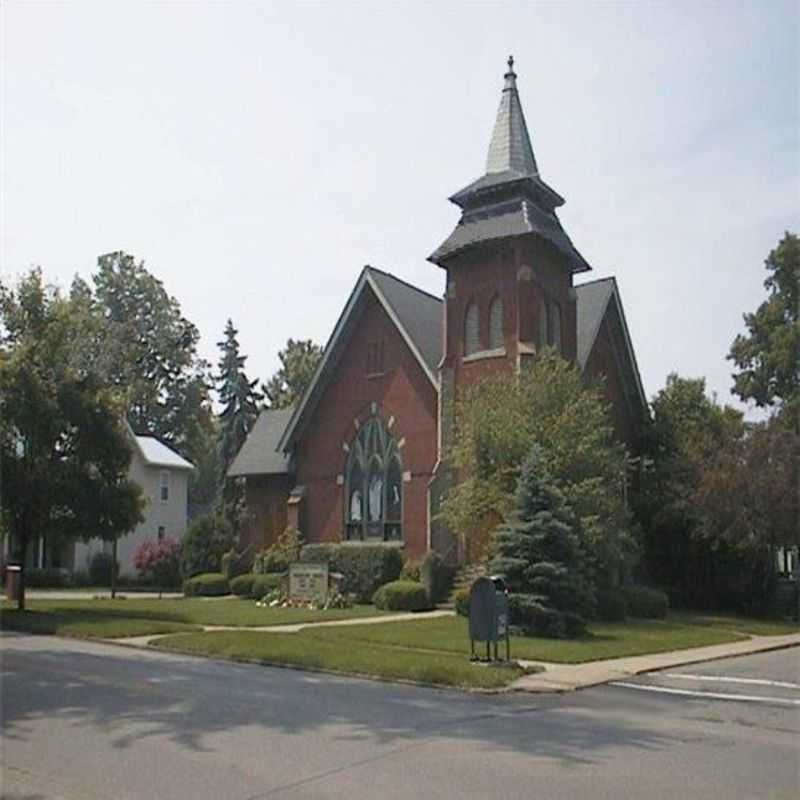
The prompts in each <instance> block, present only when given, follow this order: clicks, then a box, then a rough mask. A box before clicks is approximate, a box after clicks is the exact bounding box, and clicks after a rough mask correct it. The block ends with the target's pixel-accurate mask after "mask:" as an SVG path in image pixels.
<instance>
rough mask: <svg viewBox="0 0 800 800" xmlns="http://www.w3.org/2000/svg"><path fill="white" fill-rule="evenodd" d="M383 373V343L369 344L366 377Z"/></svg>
mask: <svg viewBox="0 0 800 800" xmlns="http://www.w3.org/2000/svg"><path fill="white" fill-rule="evenodd" d="M382 373H383V342H370V343H369V344H368V345H367V375H381V374H382Z"/></svg>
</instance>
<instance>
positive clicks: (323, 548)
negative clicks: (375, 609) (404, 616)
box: [300, 544, 403, 603]
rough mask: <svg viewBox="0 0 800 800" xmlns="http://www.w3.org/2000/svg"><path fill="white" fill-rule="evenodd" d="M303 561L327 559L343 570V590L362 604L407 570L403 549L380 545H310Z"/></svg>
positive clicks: (335, 568) (332, 568) (331, 565)
mask: <svg viewBox="0 0 800 800" xmlns="http://www.w3.org/2000/svg"><path fill="white" fill-rule="evenodd" d="M300 560H301V561H304V562H306V563H308V562H317V563H320V562H325V563H327V564H328V567H329V569H330V571H331V572H339V573H341V574H342V575H343V576H344V579H343V581H342V586H341V592H342V593H343V594H353V595H355V597H356V601H357V602H359V603H369V602H370V601H371V600H372V596H373V595H374V594H375V592H376V591H377V590H378V588H379V587H381V586H383V585H384V584H385V583H390V582H391V581H395V580H397V578H398V577H399V576H400V571H401V570H402V569H403V556H402V554H401V552H400V549H399V548H397V547H393V546H387V545H380V544H364V545H360V544H307V545H306V546H305V547H304V548H303V549H302V550H301V551H300Z"/></svg>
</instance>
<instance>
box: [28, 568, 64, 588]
mask: <svg viewBox="0 0 800 800" xmlns="http://www.w3.org/2000/svg"><path fill="white" fill-rule="evenodd" d="M71 585H72V584H71V581H70V578H69V575H67V574H66V573H64V572H62V571H61V570H59V569H37V568H28V569H26V570H25V586H27V587H28V588H29V589H64V588H65V587H67V586H71Z"/></svg>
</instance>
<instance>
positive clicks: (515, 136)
mask: <svg viewBox="0 0 800 800" xmlns="http://www.w3.org/2000/svg"><path fill="white" fill-rule="evenodd" d="M503 77H504V78H505V85H504V86H503V94H502V96H501V97H500V108H499V109H498V110H497V119H496V121H495V123H494V133H493V134H492V141H491V143H490V144H489V155H488V157H487V158H486V173H487V174H489V175H491V174H494V173H497V172H516V173H518V174H520V175H538V174H539V169H538V167H537V166H536V159H535V158H534V156H533V148H532V147H531V139H530V136H528V126H527V125H526V124H525V115H524V114H523V113H522V105H521V104H520V102H519V93H518V92H517V73H516V72H514V56H509V57H508V72H506V74H505V75H504V76H503Z"/></svg>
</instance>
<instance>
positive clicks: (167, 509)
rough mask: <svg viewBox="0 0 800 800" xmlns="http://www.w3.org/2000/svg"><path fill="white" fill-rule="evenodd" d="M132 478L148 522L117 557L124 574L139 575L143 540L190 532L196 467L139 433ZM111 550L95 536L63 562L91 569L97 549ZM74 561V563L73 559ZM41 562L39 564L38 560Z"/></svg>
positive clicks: (121, 543)
mask: <svg viewBox="0 0 800 800" xmlns="http://www.w3.org/2000/svg"><path fill="white" fill-rule="evenodd" d="M131 439H132V441H133V445H134V447H133V457H132V458H131V465H130V468H129V473H128V476H129V478H130V479H131V480H132V481H134V482H135V483H138V484H139V486H141V487H142V493H143V494H144V498H145V502H146V505H145V508H144V522H142V523H141V524H140V525H138V526H137V527H136V529H135V530H133V531H131V532H130V533H129V534H127V535H126V536H122V537H120V539H119V540H118V542H117V560H118V561H119V571H120V574H121V575H136V569H135V567H134V566H133V555H134V553H135V552H136V548H137V547H138V546H139V544H141V542H143V541H146V540H147V539H154V540H157V539H163V538H165V537H169V538H171V539H176V540H180V539H181V538H183V534H184V533H186V518H187V509H188V500H189V474H190V473H191V471H192V470H193V469H194V467H193V466H192V464H190V463H189V462H188V461H186V459H184V458H181V456H179V455H178V454H177V453H176V452H175V451H174V450H170V448H169V447H167V446H166V445H165V444H162V443H161V442H160V441H158V439H156V438H154V437H153V436H135V435H133V434H131ZM100 550H105V551H106V552H109V553H110V552H111V543H110V542H102V541H100V540H99V539H93V540H91V541H89V542H88V543H87V544H84V543H83V542H76V543H75V544H74V551H73V553H72V554H71V555H72V558H71V559H70V558H69V557H67V558H66V559H64V561H65V563H64V564H63V566H65V567H70V566H71V567H72V571H75V572H78V571H83V570H87V569H88V568H89V562H90V560H91V558H92V556H93V555H94V553H96V552H98V551H100ZM70 562H71V563H70ZM37 566H38V564H37Z"/></svg>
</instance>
